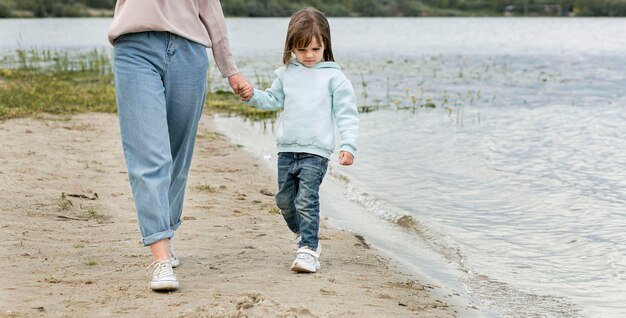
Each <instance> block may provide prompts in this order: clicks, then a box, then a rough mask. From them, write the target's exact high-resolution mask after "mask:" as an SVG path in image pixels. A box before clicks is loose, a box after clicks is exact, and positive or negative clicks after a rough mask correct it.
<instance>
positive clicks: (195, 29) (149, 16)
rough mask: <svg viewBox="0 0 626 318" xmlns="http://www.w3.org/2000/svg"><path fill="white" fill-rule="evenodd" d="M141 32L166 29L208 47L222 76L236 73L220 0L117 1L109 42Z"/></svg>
mask: <svg viewBox="0 0 626 318" xmlns="http://www.w3.org/2000/svg"><path fill="white" fill-rule="evenodd" d="M143 31H167V32H171V33H174V34H176V35H179V36H182V37H184V38H186V39H188V40H190V41H193V42H197V43H200V44H202V45H204V46H206V47H210V48H212V51H213V58H214V59H215V63H216V64H217V67H218V68H219V70H220V73H222V76H224V77H228V76H231V75H234V74H237V73H238V72H239V71H237V66H236V65H235V60H234V58H233V56H232V54H231V52H230V47H229V44H228V36H227V34H226V22H225V21H224V13H223V12H222V5H221V4H220V1H219V0H117V3H116V5H115V15H114V17H113V23H111V26H110V27H109V33H108V35H109V42H111V43H113V42H114V41H115V39H117V38H118V37H119V36H121V35H122V34H126V33H135V32H143Z"/></svg>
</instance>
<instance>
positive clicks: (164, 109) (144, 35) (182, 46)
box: [108, 0, 247, 291]
mask: <svg viewBox="0 0 626 318" xmlns="http://www.w3.org/2000/svg"><path fill="white" fill-rule="evenodd" d="M108 37H109V41H110V42H111V43H112V44H113V46H114V76H115V90H116V99H117V108H118V115H119V121H120V130H121V138H122V146H123V148H124V156H125V159H126V165H127V168H128V175H129V179H130V184H131V188H132V193H133V198H134V200H135V206H136V209H137V216H138V220H139V228H140V231H141V236H142V241H143V244H144V245H146V246H150V250H151V252H152V256H153V258H154V261H153V263H152V264H151V265H150V267H149V268H151V269H152V278H151V281H150V288H152V289H153V290H157V291H161V290H176V289H178V286H179V284H178V280H177V278H176V275H175V274H174V271H173V267H176V266H178V265H179V264H180V260H178V259H177V258H176V256H175V255H174V253H173V250H172V248H171V243H170V240H171V239H172V237H173V236H174V232H175V231H176V229H177V228H178V227H179V226H180V223H181V213H182V207H183V198H184V194H185V185H186V181H187V175H188V172H189V167H190V165H191V158H192V155H193V148H194V143H195V136H196V131H197V128H198V121H199V119H200V115H201V114H202V107H203V105H204V100H205V95H206V74H207V67H208V60H207V53H206V48H207V47H210V48H212V52H213V57H214V59H215V62H216V63H217V66H218V68H219V70H220V72H221V74H222V76H223V77H227V78H228V82H229V84H230V86H231V87H232V88H233V91H234V92H235V93H238V87H242V86H244V85H245V84H247V81H246V80H245V78H244V77H243V76H241V75H240V74H239V72H238V70H237V67H236V65H235V61H234V59H233V57H232V54H231V52H230V48H229V43H228V37H227V34H226V24H225V21H224V14H223V12H222V7H221V5H220V2H219V0H176V1H168V0H150V1H137V0H117V3H116V6H115V15H114V18H113V22H112V24H111V26H110V28H109V32H108Z"/></svg>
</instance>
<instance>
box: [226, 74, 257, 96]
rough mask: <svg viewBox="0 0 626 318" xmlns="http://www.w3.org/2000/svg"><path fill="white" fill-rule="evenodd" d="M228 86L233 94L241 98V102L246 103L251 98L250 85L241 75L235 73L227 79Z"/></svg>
mask: <svg viewBox="0 0 626 318" xmlns="http://www.w3.org/2000/svg"><path fill="white" fill-rule="evenodd" d="M228 84H230V87H231V88H232V89H233V92H234V93H235V94H237V95H239V96H241V100H242V101H247V100H249V99H250V98H252V93H253V90H252V85H250V83H248V81H247V80H246V78H245V77H243V75H241V74H239V73H237V74H235V75H232V76H230V77H229V78H228Z"/></svg>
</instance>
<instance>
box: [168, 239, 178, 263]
mask: <svg viewBox="0 0 626 318" xmlns="http://www.w3.org/2000/svg"><path fill="white" fill-rule="evenodd" d="M167 249H168V250H169V253H170V262H171V263H172V267H173V268H176V267H178V266H180V259H179V258H178V257H176V254H174V247H173V246H172V239H169V240H167Z"/></svg>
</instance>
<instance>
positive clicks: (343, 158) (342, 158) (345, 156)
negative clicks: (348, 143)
mask: <svg viewBox="0 0 626 318" xmlns="http://www.w3.org/2000/svg"><path fill="white" fill-rule="evenodd" d="M352 162H354V156H353V155H352V154H351V153H349V152H347V151H340V152H339V164H340V165H342V166H349V165H351V164H352Z"/></svg>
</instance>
